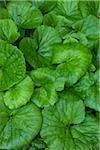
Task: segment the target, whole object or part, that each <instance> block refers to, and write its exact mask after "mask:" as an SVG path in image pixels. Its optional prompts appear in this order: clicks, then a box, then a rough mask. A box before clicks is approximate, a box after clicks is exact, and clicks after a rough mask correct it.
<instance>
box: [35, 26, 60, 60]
mask: <svg viewBox="0 0 100 150" xmlns="http://www.w3.org/2000/svg"><path fill="white" fill-rule="evenodd" d="M33 39H34V40H35V42H36V43H37V47H38V48H37V50H38V52H39V53H40V54H41V55H42V56H44V57H46V58H47V59H48V60H50V58H51V56H52V48H53V45H54V44H56V43H60V42H61V38H60V36H59V34H58V32H57V31H56V30H55V29H54V28H53V27H48V26H44V25H42V26H40V27H38V28H37V29H36V31H35V32H34V34H33Z"/></svg>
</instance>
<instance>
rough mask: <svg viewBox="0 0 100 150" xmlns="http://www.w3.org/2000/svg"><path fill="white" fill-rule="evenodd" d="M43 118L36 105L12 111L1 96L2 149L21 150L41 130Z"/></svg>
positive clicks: (0, 142) (0, 127)
mask: <svg viewBox="0 0 100 150" xmlns="http://www.w3.org/2000/svg"><path fill="white" fill-rule="evenodd" d="M41 123H42V117H41V112H40V110H39V108H37V107H36V106H35V105H34V104H32V103H28V104H27V105H25V106H23V107H21V108H20V109H16V110H13V111H10V110H9V109H8V108H7V107H6V106H5V105H4V102H3V95H2V94H0V149H19V148H20V147H23V146H25V145H26V144H27V143H29V142H30V141H31V140H32V139H33V138H34V137H35V136H36V135H37V134H38V132H39V130H40V128H41Z"/></svg>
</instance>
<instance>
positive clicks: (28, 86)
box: [4, 76, 33, 109]
mask: <svg viewBox="0 0 100 150" xmlns="http://www.w3.org/2000/svg"><path fill="white" fill-rule="evenodd" d="M32 93H33V82H32V80H31V78H30V77H29V76H27V77H26V78H25V79H24V80H22V81H21V82H20V83H18V84H17V85H15V86H14V87H12V88H11V89H9V90H8V91H7V92H6V93H5V95H4V102H5V104H6V106H8V107H9V108H10V109H16V108H19V107H21V106H23V105H25V104H26V103H27V102H28V101H29V100H30V98H31V96H32Z"/></svg>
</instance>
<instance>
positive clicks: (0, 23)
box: [0, 19, 20, 43]
mask: <svg viewBox="0 0 100 150" xmlns="http://www.w3.org/2000/svg"><path fill="white" fill-rule="evenodd" d="M19 36H20V33H19V32H18V29H17V26H16V24H15V23H14V22H13V21H12V20H11V19H2V20H0V39H2V40H5V41H8V42H9V43H13V42H15V41H16V40H17V39H18V38H19Z"/></svg>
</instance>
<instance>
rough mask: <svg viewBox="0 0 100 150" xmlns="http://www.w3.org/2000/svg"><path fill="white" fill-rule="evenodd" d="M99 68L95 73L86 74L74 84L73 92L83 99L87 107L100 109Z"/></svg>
mask: <svg viewBox="0 0 100 150" xmlns="http://www.w3.org/2000/svg"><path fill="white" fill-rule="evenodd" d="M99 76H100V70H97V71H96V73H95V74H93V73H90V74H86V75H85V76H83V78H81V80H80V81H79V82H78V83H77V84H76V85H75V86H74V90H75V92H77V94H79V96H80V97H81V98H82V99H83V100H84V101H85V104H86V106H87V107H89V108H92V109H95V110H96V111H100V102H99V97H100V81H99Z"/></svg>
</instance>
